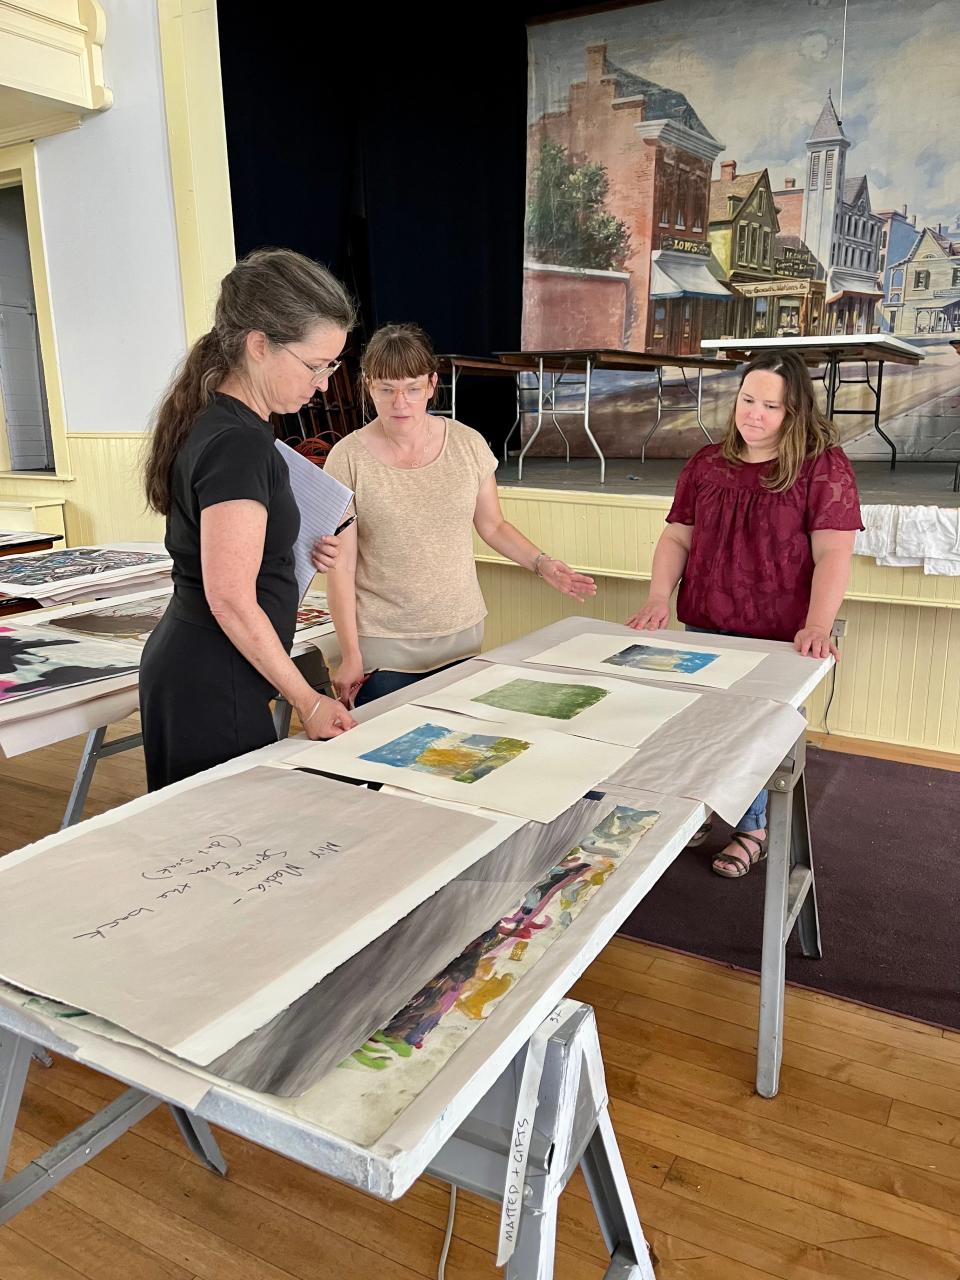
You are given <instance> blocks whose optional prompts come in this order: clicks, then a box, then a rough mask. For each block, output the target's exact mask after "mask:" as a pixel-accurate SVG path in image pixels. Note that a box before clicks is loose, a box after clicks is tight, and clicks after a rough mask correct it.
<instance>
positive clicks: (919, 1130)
mask: <svg viewBox="0 0 960 1280" xmlns="http://www.w3.org/2000/svg"><path fill="white" fill-rule="evenodd" d="M79 752H80V741H79V740H76V741H73V742H70V743H66V744H61V745H59V746H57V747H53V748H49V749H48V750H46V751H40V752H35V753H33V754H31V755H28V756H24V757H20V758H19V759H17V760H13V761H0V814H2V815H3V820H2V824H0V826H2V837H0V839H2V846H0V852H6V851H7V850H9V849H11V848H15V847H18V846H19V845H21V844H24V843H26V842H27V841H28V840H31V839H35V838H37V837H38V836H40V835H43V834H46V833H47V832H49V831H51V830H53V829H54V828H55V827H56V826H57V825H58V822H59V818H60V815H61V812H62V809H63V806H64V805H65V803H66V796H67V791H68V789H69V783H70V780H71V777H72V772H73V769H74V767H75V764H76V760H77V758H78V756H79ZM142 789H143V769H142V763H141V760H140V756H139V752H136V753H127V754H125V755H122V756H117V757H114V758H113V759H110V760H107V761H105V762H103V764H102V765H101V766H100V770H99V776H98V778H97V780H96V783H95V785H94V790H93V793H92V795H91V801H90V805H89V808H88V813H92V812H95V811H100V810H102V809H105V808H109V807H111V806H112V805H115V804H118V803H120V802H121V801H123V800H125V799H128V798H130V797H131V796H134V795H137V794H139V793H140V792H141V791H142ZM918 960H919V958H918ZM574 994H576V995H578V996H580V997H581V998H582V999H584V1000H588V1001H589V1002H590V1003H591V1004H593V1005H594V1007H595V1008H596V1010H597V1017H598V1021H599V1025H600V1032H601V1037H602V1041H603V1048H604V1060H605V1063H606V1072H607V1083H608V1087H609V1090H610V1094H611V1097H612V1114H613V1121H614V1126H615V1129H616V1131H617V1134H618V1137H619V1141H620V1146H621V1149H622V1152H623V1155H624V1159H625V1162H626V1165H627V1169H628V1172H629V1175H630V1178H631V1180H632V1184H633V1189H634V1194H635V1197H636V1202H637V1205H638V1208H639V1210H640V1215H641V1218H642V1220H643V1222H644V1226H645V1228H646V1231H647V1235H648V1239H649V1240H650V1242H651V1244H652V1245H653V1247H654V1249H655V1250H656V1253H657V1254H658V1255H659V1259H660V1262H659V1266H658V1268H657V1275H658V1276H659V1277H660V1280H766V1278H767V1277H773V1276H775V1277H781V1278H782V1280H825V1278H826V1280H871V1278H873V1277H876V1280H881V1278H889V1277H891V1276H893V1277H902V1280H958V1278H960V1034H958V1033H955V1032H949V1031H946V1032H945V1031H941V1030H940V1029H938V1028H934V1027H926V1026H924V1025H922V1024H918V1023H913V1022H910V1021H908V1020H907V1019H904V1018H898V1017H894V1016H892V1015H887V1014H882V1013H877V1012H873V1011H870V1010H866V1009H862V1008H860V1007H858V1006H856V1005H852V1004H848V1003H845V1002H843V1001H840V1000H836V999H833V998H831V997H828V996H824V995H820V994H817V993H814V992H807V991H801V990H796V989H793V990H791V991H790V992H789V994H788V997H787V1018H786V1049H785V1054H784V1069H783V1075H782V1083H781V1091H780V1095H779V1097H777V1098H776V1099H774V1100H765V1099H762V1098H759V1097H757V1096H756V1095H755V1094H754V1091H753V1085H752V1079H753V1072H754V1040H755V1029H756V1023H757V983H756V979H755V978H753V977H751V976H748V975H744V974H740V973H736V972H734V971H731V970H729V969H725V968H724V967H723V966H721V965H717V964H714V963H711V962H708V961H704V960H697V959H691V958H688V957H685V956H679V955H676V954H673V953H671V952H668V951H664V950H662V949H660V948H657V947H652V946H646V945H644V944H642V943H636V942H629V941H626V940H622V941H621V940H615V941H614V942H612V943H611V944H610V946H609V947H608V948H607V949H606V951H605V952H604V953H603V955H602V956H601V957H600V958H599V959H598V960H597V961H596V963H595V964H594V965H592V966H591V968H590V970H589V972H588V974H587V975H586V977H585V978H584V979H583V981H582V982H581V983H580V984H579V985H578V986H577V987H576V988H575V991H574ZM120 1088H121V1087H120V1086H119V1085H116V1084H114V1083H113V1082H112V1081H110V1080H109V1079H107V1078H106V1077H104V1076H100V1075H97V1074H96V1073H94V1072H92V1071H89V1070H87V1069H86V1068H84V1067H81V1066H78V1065H76V1064H74V1063H71V1062H67V1061H63V1060H58V1061H57V1062H56V1064H55V1065H54V1067H53V1068H52V1069H46V1070H45V1069H44V1068H42V1067H40V1066H39V1065H37V1064H34V1066H33V1067H32V1069H31V1076H30V1083H29V1086H28V1091H27V1095H26V1103H25V1107H24V1110H23V1112H22V1114H21V1124H20V1127H19V1128H18V1129H17V1132H16V1136H15V1140H14V1146H13V1154H12V1163H13V1168H14V1169H16V1168H20V1167H21V1166H22V1165H24V1164H26V1163H27V1162H28V1161H30V1160H31V1159H34V1158H35V1157H36V1156H37V1155H39V1154H40V1152H41V1150H42V1149H43V1147H45V1146H46V1145H48V1144H49V1143H51V1142H52V1141H55V1140H56V1139H57V1138H58V1137H60V1136H61V1135H62V1134H63V1133H65V1132H66V1131H67V1130H68V1129H70V1128H72V1127H74V1126H75V1125H77V1124H78V1123H79V1122H81V1121H83V1120H84V1119H85V1118H86V1117H87V1116H88V1115H89V1114H90V1113H91V1112H92V1111H94V1110H96V1109H97V1108H98V1107H99V1106H101V1105H102V1103H103V1102H104V1101H105V1100H107V1099H109V1098H111V1097H114V1096H115V1095H116V1094H117V1093H118V1092H120ZM218 1136H219V1137H220V1140H221V1142H222V1146H223V1150H224V1152H225V1154H226V1157H227V1159H228V1160H229V1162H230V1173H229V1177H228V1178H227V1179H226V1180H221V1179H219V1178H217V1177H215V1176H214V1175H212V1174H210V1173H207V1172H206V1171H205V1170H203V1169H201V1168H200V1167H199V1166H198V1165H197V1164H196V1162H195V1161H194V1160H193V1159H192V1158H191V1157H190V1156H189V1155H188V1154H187V1153H186V1150H185V1148H184V1147H183V1146H182V1144H181V1142H180V1139H179V1136H178V1134H177V1132H176V1130H175V1128H174V1125H173V1122H172V1120H171V1119H170V1116H169V1114H168V1113H167V1112H166V1111H165V1110H159V1111H157V1112H155V1113H154V1114H153V1115H152V1116H150V1117H149V1118H148V1119H147V1120H145V1121H144V1122H143V1123H141V1124H140V1125H138V1126H137V1128H136V1129H134V1130H133V1131H132V1132H131V1133H129V1134H127V1135H125V1136H124V1137H123V1138H122V1139H120V1141H118V1142H117V1143H115V1144H114V1145H113V1146H112V1147H110V1148H109V1149H108V1150H107V1151H106V1152H104V1153H103V1154H102V1155H101V1156H99V1157H98V1158H97V1159H95V1160H94V1161H93V1162H92V1163H91V1164H90V1165H88V1166H87V1167H85V1168H83V1169H81V1170H79V1171H78V1172H76V1173H74V1174H72V1175H71V1176H70V1177H69V1178H67V1179H66V1181H65V1182H63V1183H62V1184H61V1185H60V1187H59V1188H58V1189H57V1190H56V1191H53V1192H50V1193H48V1195H46V1196H45V1197H43V1199H42V1200H40V1201H39V1202H38V1203H37V1204H36V1205H34V1206H33V1207H32V1208H30V1209H28V1210H26V1211H25V1212H24V1213H22V1214H21V1215H20V1216H19V1217H17V1218H16V1219H15V1220H14V1222H13V1223H12V1224H11V1225H9V1226H7V1227H3V1228H0V1280H78V1277H87V1278H88V1280H194V1278H196V1280H289V1278H290V1277H296V1278H297V1280H320V1278H321V1277H322V1278H323V1280H328V1278H329V1280H340V1277H343V1278H344V1280H347V1278H349V1280H353V1278H354V1277H359V1276H371V1277H372V1276H376V1277H377V1280H394V1278H396V1280H400V1278H401V1277H410V1278H411V1280H412V1278H413V1277H420V1276H426V1277H432V1276H435V1275H436V1270H437V1260H438V1257H439V1253H440V1248H441V1242H442V1237H443V1227H444V1224H445V1221H446V1213H447V1192H446V1189H445V1188H444V1187H443V1186H442V1185H441V1184H438V1183H436V1182H433V1181H431V1180H430V1179H426V1178H425V1179H422V1180H421V1181H420V1182H419V1183H418V1184H417V1185H416V1187H414V1189H413V1190H412V1191H411V1192H410V1193H409V1194H408V1195H407V1196H405V1197H404V1198H403V1200H402V1201H400V1202H399V1203H398V1204H396V1205H386V1204H382V1203H380V1202H379V1201H376V1200H373V1199H371V1198H370V1197H367V1196H364V1195H361V1194H360V1193H358V1192H354V1191H351V1190H348V1189H347V1188H345V1187H343V1186H341V1185H339V1184H337V1183H334V1182H330V1181H328V1180H327V1179H325V1178H322V1177H320V1176H319V1175H317V1174H313V1173H310V1172H308V1171H307V1170H305V1169H303V1168H301V1167H300V1166H298V1165H295V1164H292V1163H290V1162H289V1161H287V1160H284V1159H282V1158H280V1157H279V1156H275V1155H272V1154H270V1153H269V1152H267V1151H264V1150H262V1149H261V1148H259V1147H255V1146H253V1145H252V1144H251V1143H248V1142H245V1141H242V1140H240V1139H238V1138H235V1137H233V1136H231V1135H230V1134H227V1133H221V1134H219V1135H218ZM495 1235H496V1215H495V1212H494V1208H493V1206H492V1205H490V1204H487V1203H484V1202H482V1201H480V1200H477V1199H475V1198H473V1197H470V1196H461V1198H460V1203H459V1206H458V1211H457V1218H456V1227H455V1234H454V1240H453V1246H452V1249H451V1252H450V1258H449V1261H448V1264H447V1276H448V1277H449V1280H468V1278H469V1280H481V1278H487V1277H489V1278H492V1277H495V1276H497V1275H501V1274H502V1273H501V1272H498V1271H497V1269H496V1267H495V1266H494V1255H493V1250H494V1242H495ZM604 1269H605V1263H604V1249H603V1244H602V1242H601V1239H600V1235H599V1232H598V1230H597V1228H596V1225H595V1222H594V1219H593V1214H592V1210H591V1207H590V1204H589V1201H588V1200H587V1198H586V1190H585V1187H584V1185H583V1183H582V1181H581V1180H580V1179H579V1177H578V1178H577V1179H576V1180H575V1181H574V1183H572V1184H571V1187H570V1188H569V1189H568V1191H567V1192H566V1193H565V1195H564V1197H563V1199H562V1201H561V1213H560V1239H559V1249H558V1255H557V1266H556V1276H557V1277H558V1280H600V1277H602V1276H603V1273H604Z"/></svg>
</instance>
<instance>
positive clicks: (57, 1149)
mask: <svg viewBox="0 0 960 1280" xmlns="http://www.w3.org/2000/svg"><path fill="white" fill-rule="evenodd" d="M35 1048H37V1046H36V1045H34V1044H33V1043H32V1041H30V1040H28V1039H27V1038H26V1037H25V1036H18V1035H15V1034H14V1033H13V1032H7V1031H4V1032H2V1033H0V1225H3V1224H4V1223H6V1222H9V1221H10V1220H11V1218H13V1217H14V1216H15V1215H16V1214H18V1213H19V1212H20V1210H21V1209H26V1208H27V1206H28V1205H31V1204H33V1203H34V1202H35V1201H36V1200H39V1198H40V1197H41V1196H42V1195H43V1194H44V1193H45V1192H47V1191H49V1190H50V1189H51V1188H52V1187H55V1186H56V1185H57V1184H58V1183H59V1182H62V1181H63V1179H64V1178H66V1177H67V1175H68V1174H70V1173H72V1172H73V1171H74V1169H79V1168H80V1167H81V1166H82V1165H85V1164H86V1163H87V1162H88V1161H89V1160H92V1159H93V1158H94V1156H97V1155H99V1154H100V1152H101V1151H104V1150H106V1148H107V1147H109V1146H110V1144H111V1143H112V1142H115V1141H116V1140H117V1138H120V1137H122V1136H123V1135H124V1134H125V1133H126V1132H127V1130H128V1129H132V1128H133V1126H134V1125H135V1124H138V1123H139V1122H140V1121H141V1120H142V1119H143V1118H144V1116H148V1115H149V1114H150V1112H151V1111H154V1110H155V1109H156V1108H157V1107H159V1106H160V1105H161V1102H160V1099H159V1098H155V1097H153V1095H152V1094H149V1093H145V1092H144V1091H143V1090H142V1089H128V1090H127V1091H126V1092H125V1093H123V1094H121V1095H120V1097H119V1098H116V1099H114V1101H113V1102H111V1103H109V1104H108V1105H107V1106H106V1107H103V1108H102V1109H101V1110H100V1111H98V1112H97V1113H96V1114H95V1115H93V1116H91V1117H90V1119H89V1120H85V1121H84V1123H83V1124H81V1125H79V1126H78V1127H77V1128H76V1129H74V1130H73V1131H72V1132H71V1133H68V1134H67V1135H66V1137H64V1138H61V1140H60V1141H59V1142H57V1143H55V1144H54V1145H53V1146H52V1147H50V1148H48V1149H47V1150H46V1151H45V1152H44V1153H43V1154H42V1155H40V1156H38V1157H37V1158H36V1160H33V1161H31V1163H30V1164H28V1165H27V1167H26V1168H25V1169H21V1170H20V1172H19V1173H17V1174H14V1176H13V1177H12V1178H4V1176H3V1175H4V1173H5V1172H6V1165H7V1157H8V1155H9V1150H10V1140H11V1138H12V1136H13V1131H14V1127H15V1125H16V1121H17V1115H18V1113H19V1110H20V1102H21V1099H22V1097H23V1088H24V1084H25V1083H26V1077H27V1067H28V1065H29V1063H30V1056H31V1054H32V1052H33V1051H34V1049H35ZM171 1111H172V1112H173V1114H174V1117H175V1119H176V1121H177V1124H178V1126H179V1128H180V1132H181V1133H182V1134H183V1137H184V1139H185V1141H186V1142H187V1145H188V1146H189V1147H190V1150H191V1151H193V1152H194V1154H195V1155H197V1157H198V1158H199V1159H200V1160H201V1162H202V1163H203V1164H205V1165H206V1166H207V1167H208V1168H209V1169H212V1170H214V1171H215V1172H217V1173H219V1174H221V1175H223V1174H226V1171H227V1164H226V1161H225V1160H224V1158H223V1154H222V1152H221V1151H220V1148H219V1147H218V1146H217V1141H216V1139H215V1138H214V1136H213V1134H212V1132H211V1131H210V1127H209V1125H207V1123H206V1122H205V1121H203V1120H200V1119H198V1117H196V1116H193V1115H190V1114H189V1112H186V1111H184V1110H183V1109H182V1108H180V1107H171Z"/></svg>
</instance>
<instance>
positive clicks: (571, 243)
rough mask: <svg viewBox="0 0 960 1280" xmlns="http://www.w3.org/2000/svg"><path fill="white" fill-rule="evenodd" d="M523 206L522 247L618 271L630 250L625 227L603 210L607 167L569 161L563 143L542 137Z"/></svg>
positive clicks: (568, 263) (547, 258)
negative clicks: (528, 198) (524, 239)
mask: <svg viewBox="0 0 960 1280" xmlns="http://www.w3.org/2000/svg"><path fill="white" fill-rule="evenodd" d="M531 185H532V188H533V198H532V200H531V201H530V203H529V205H528V206H527V252H528V253H529V254H530V255H531V257H533V258H534V259H536V261H538V262H549V263H553V264H555V265H556V266H561V267H593V268H595V269H597V270H601V271H611V270H619V269H620V268H621V267H622V266H623V264H624V261H625V260H626V257H627V254H628V253H629V251H630V236H629V233H628V232H627V228H626V227H625V226H624V225H623V223H622V222H620V221H619V220H618V219H617V218H615V217H614V216H613V214H611V213H607V212H606V210H605V209H604V201H605V200H606V196H607V188H608V185H609V184H608V181H607V171H606V169H605V168H604V167H603V165H602V164H581V165H574V164H573V163H572V162H571V161H570V159H569V157H568V155H567V149H566V147H563V146H561V145H560V144H559V143H558V142H549V141H545V142H544V143H543V144H542V145H541V147H540V155H539V158H538V160H537V166H536V169H535V170H534V173H533V182H532V184H531Z"/></svg>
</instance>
